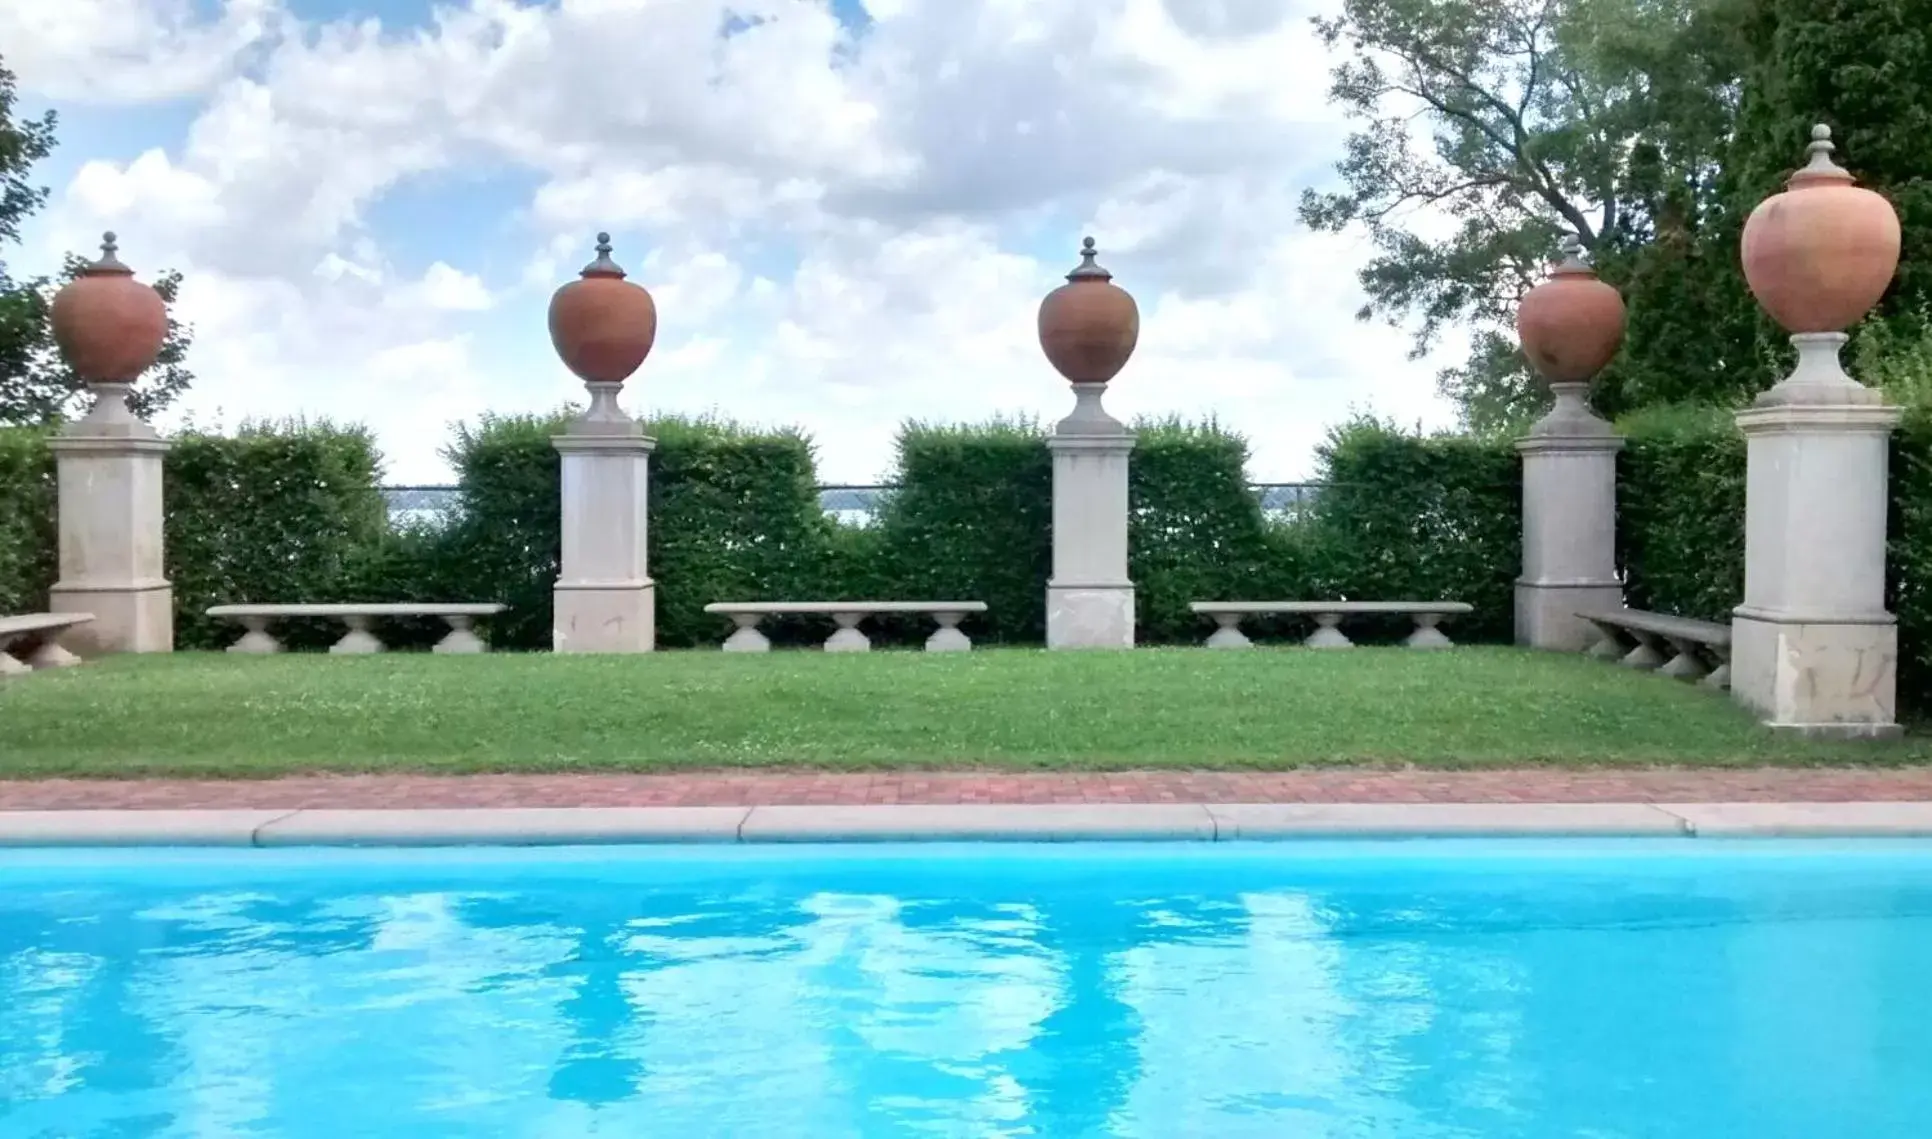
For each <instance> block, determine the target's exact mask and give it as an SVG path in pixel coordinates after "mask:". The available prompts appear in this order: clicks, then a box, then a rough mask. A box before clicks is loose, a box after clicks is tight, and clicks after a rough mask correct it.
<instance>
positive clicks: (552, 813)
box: [0, 802, 1932, 847]
mask: <svg viewBox="0 0 1932 1139" xmlns="http://www.w3.org/2000/svg"><path fill="white" fill-rule="evenodd" d="M1425 836H1461V837H1467V836H1543V837H1548V836H1588V837H1594V838H1607V837H1649V838H1660V837H1674V838H1707V837H1771V836H1782V837H1792V836H1821V837H1822V836H1834V837H1846V836H1888V837H1932V803H1925V802H1916V803H1898V802H1893V803H1690V804H1650V803H1327V804H1319V803H1236V804H1215V805H1207V804H1199V803H1192V804H1181V803H1167V804H1156V803H1101V804H1071V803H1033V804H997V805H994V804H977V805H944V804H916V803H914V804H896V805H895V804H872V805H863V806H824V807H812V806H790V807H786V806H774V807H496V808H488V807H485V808H477V807H467V808H434V807H429V808H407V807H404V808H388V809H383V808H371V809H349V810H343V809H329V808H316V809H310V810H293V811H263V810H247V809H229V810H195V809H186V810H146V811H125V810H86V811H0V847H4V846H153V845H166V846H183V845H186V846H244V847H245V846H264V847H267V846H363V845H366V846H460V845H469V844H491V845H521V846H538V845H563V844H573V843H576V844H586V843H648V842H719V843H733V842H868V841H870V842H880V841H1000V840H1007V841H1039V842H1074V841H1082V840H1103V839H1114V840H1121V839H1139V840H1179V841H1194V842H1229V841H1239V840H1243V839H1288V838H1337V837H1402V838H1417V837H1425Z"/></svg>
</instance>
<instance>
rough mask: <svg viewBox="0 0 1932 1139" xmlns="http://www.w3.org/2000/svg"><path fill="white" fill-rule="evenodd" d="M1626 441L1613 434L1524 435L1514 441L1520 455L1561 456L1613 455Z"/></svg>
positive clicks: (1622, 447)
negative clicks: (1558, 454) (1549, 454)
mask: <svg viewBox="0 0 1932 1139" xmlns="http://www.w3.org/2000/svg"><path fill="white" fill-rule="evenodd" d="M1625 443H1626V440H1625V439H1624V437H1623V436H1621V435H1618V434H1615V433H1614V432H1612V433H1610V434H1607V435H1525V436H1523V437H1522V438H1521V439H1518V440H1517V441H1516V451H1517V453H1518V454H1522V455H1542V454H1548V453H1551V452H1561V453H1563V454H1591V453H1594V452H1602V453H1605V454H1611V455H1614V454H1616V453H1617V452H1618V451H1621V450H1623V449H1624V445H1625Z"/></svg>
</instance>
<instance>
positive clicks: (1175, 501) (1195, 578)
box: [1128, 419, 1301, 644]
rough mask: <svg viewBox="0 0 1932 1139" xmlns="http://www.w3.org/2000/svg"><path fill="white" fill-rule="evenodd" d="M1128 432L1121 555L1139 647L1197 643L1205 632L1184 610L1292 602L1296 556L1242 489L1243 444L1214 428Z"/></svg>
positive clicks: (1164, 423) (1165, 423)
mask: <svg viewBox="0 0 1932 1139" xmlns="http://www.w3.org/2000/svg"><path fill="white" fill-rule="evenodd" d="M1135 429H1136V431H1137V432H1138V434H1139V439H1138V440H1137V441H1136V443H1135V446H1134V453H1133V462H1132V466H1131V467H1130V468H1129V470H1130V475H1129V486H1128V497H1129V502H1130V503H1131V507H1132V515H1131V520H1130V525H1129V532H1128V549H1129V551H1130V555H1129V565H1130V576H1131V577H1132V579H1133V581H1134V583H1135V603H1136V608H1137V611H1138V614H1137V615H1138V623H1139V626H1140V639H1142V640H1144V641H1152V642H1178V643H1183V644H1198V643H1200V641H1201V640H1202V639H1203V638H1204V637H1205V635H1206V634H1207V632H1209V631H1210V630H1211V628H1212V626H1211V625H1209V624H1207V623H1206V622H1204V621H1203V619H1202V618H1200V617H1197V616H1196V615H1194V614H1193V613H1192V612H1190V611H1189V609H1188V604H1189V603H1190V602H1195V601H1216V600H1229V599H1261V598H1272V597H1279V596H1282V595H1283V592H1284V591H1287V592H1288V593H1289V594H1290V595H1293V594H1294V593H1295V592H1296V590H1297V588H1298V586H1299V584H1300V580H1299V579H1300V577H1301V573H1300V570H1301V567H1300V566H1299V565H1298V564H1297V559H1296V558H1295V553H1296V550H1295V548H1294V547H1293V545H1292V544H1291V543H1289V542H1286V541H1271V539H1270V532H1269V526H1268V523H1267V520H1266V518H1265V517H1264V516H1263V515H1262V512H1261V502H1260V500H1259V499H1258V498H1257V497H1256V496H1255V493H1254V491H1253V490H1251V489H1250V488H1249V487H1248V484H1247V465H1248V444H1247V440H1245V439H1243V438H1242V437H1241V436H1239V435H1237V434H1234V433H1233V432H1230V431H1227V430H1225V429H1224V428H1222V427H1221V426H1220V425H1219V424H1218V423H1215V422H1213V421H1208V422H1206V423H1200V424H1187V423H1182V422H1180V421H1179V420H1172V419H1170V420H1156V421H1149V422H1143V423H1139V424H1136V425H1135Z"/></svg>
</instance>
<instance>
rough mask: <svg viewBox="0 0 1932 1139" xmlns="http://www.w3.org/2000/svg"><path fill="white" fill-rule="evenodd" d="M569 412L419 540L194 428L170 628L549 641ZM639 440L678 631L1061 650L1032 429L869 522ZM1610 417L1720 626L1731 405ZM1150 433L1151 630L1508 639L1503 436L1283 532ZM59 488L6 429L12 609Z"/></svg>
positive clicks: (798, 468) (732, 449)
mask: <svg viewBox="0 0 1932 1139" xmlns="http://www.w3.org/2000/svg"><path fill="white" fill-rule="evenodd" d="M563 423H564V416H563V415H561V414H560V415H555V416H522V417H503V418H486V419H484V420H483V421H482V422H481V423H480V424H478V425H476V426H475V427H473V428H463V429H460V430H459V432H458V435H457V437H456V439H455V441H454V443H453V444H452V446H451V448H450V451H449V456H450V459H451V462H452V464H453V465H454V467H455V468H456V470H457V471H458V474H459V477H460V480H461V497H460V506H459V507H458V508H457V510H456V511H455V513H454V515H453V516H452V517H451V518H450V519H448V520H447V522H446V523H445V524H443V525H440V526H430V527H420V526H419V527H406V528H402V529H396V528H392V527H390V526H389V525H388V523H387V520H386V512H385V508H384V503H383V500H382V496H381V494H380V492H379V491H378V490H377V489H376V482H377V479H378V475H379V466H380V464H379V457H378V455H377V452H376V450H375V447H374V444H373V442H372V441H371V439H370V437H369V435H368V433H367V432H366V431H364V430H362V429H360V428H343V427H336V426H332V425H329V424H326V423H324V424H299V423H294V424H279V425H266V426H251V427H248V428H245V429H243V430H242V431H241V432H239V433H238V434H237V435H236V436H234V437H219V436H212V435H203V434H188V435H185V436H182V437H180V438H179V439H177V440H176V444H175V447H174V450H173V451H171V452H170V454H169V456H168V459H167V464H168V466H167V470H168V477H167V492H166V493H167V509H168V519H167V542H168V573H169V576H170V577H171V578H172V579H173V581H174V585H175V597H176V606H177V626H176V628H177V633H176V639H177V643H178V644H179V645H181V646H182V647H183V648H214V647H218V646H220V645H223V644H226V643H228V642H229V641H231V640H232V639H233V637H234V635H235V631H234V629H233V628H232V627H224V626H217V625H215V624H214V623H211V622H209V621H208V620H207V619H206V618H204V617H202V616H201V615H200V614H201V612H202V610H204V609H205V608H206V607H207V606H209V605H213V604H219V603H224V602H239V601H260V600H276V601H332V600H336V601H352V600H429V599H451V598H456V599H461V600H483V601H490V600H494V601H502V602H505V603H507V604H508V605H510V606H511V610H510V612H509V613H507V614H506V615H505V616H504V617H503V618H501V619H500V620H499V621H497V622H495V623H494V625H493V627H492V629H491V630H490V633H491V637H492V639H493V641H494V642H495V643H496V644H497V645H499V646H501V647H504V648H525V649H535V648H546V647H548V646H549V643H550V619H551V617H550V615H551V588H552V586H553V585H554V583H555V581H556V577H557V568H558V567H557V561H558V544H559V529H560V520H559V508H558V495H559V486H558V481H559V463H558V458H557V453H556V450H555V448H554V447H553V446H552V445H551V442H550V439H551V436H552V435H554V434H556V433H557V432H558V431H559V430H561V429H562V427H563ZM651 429H652V431H653V433H654V434H655V435H656V437H657V439H658V447H657V451H656V454H655V455H654V457H653V461H652V482H651V570H652V576H653V577H654V578H655V579H656V580H657V581H658V637H659V642H660V643H661V644H663V645H665V646H667V647H678V646H693V645H712V644H716V643H717V642H718V641H719V640H720V639H721V637H722V636H723V634H724V633H725V632H726V628H727V627H726V625H725V623H724V622H722V621H719V620H717V619H715V618H712V617H709V616H707V615H705V614H704V612H703V606H704V605H705V604H706V603H707V602H709V601H714V600H721V599H746V600H758V599H777V598H786V599H790V598H812V599H841V598H843V599H857V598H867V597H873V598H888V599H889V598H921V599H931V598H942V597H958V598H976V599H979V600H984V601H985V602H987V604H988V606H989V610H990V611H989V612H988V613H987V614H986V615H985V616H984V617H982V618H975V619H974V620H973V621H972V622H971V623H969V625H968V628H969V629H970V631H971V632H972V633H973V635H974V636H975V638H976V639H979V640H983V641H989V642H1006V643H1038V642H1039V641H1040V640H1042V639H1043V638H1044V634H1045V630H1044V621H1045V591H1046V582H1047V578H1048V576H1049V574H1050V571H1051V562H1052V556H1051V535H1050V526H1051V517H1052V463H1051V458H1050V454H1049V452H1048V450H1047V448H1046V436H1045V432H1044V431H1043V429H1042V428H1041V427H1040V426H1039V425H1037V424H1034V423H1030V422H1006V421H995V422H992V423H988V424H983V425H977V426H963V427H962V426H950V427H934V426H928V425H922V424H908V425H907V426H906V427H905V428H904V429H903V430H902V431H901V434H900V437H899V440H898V458H899V466H898V471H897V473H896V480H895V488H894V489H893V490H892V491H891V492H890V493H889V494H888V495H887V496H886V498H885V501H884V503H883V505H882V510H881V513H880V514H879V516H878V518H877V521H876V523H875V524H874V525H870V526H863V527H847V526H840V525H838V524H836V523H834V522H833V521H832V520H831V519H829V518H828V517H826V516H825V514H824V513H823V512H822V511H821V510H820V509H819V506H818V498H817V492H816V487H815V485H814V483H815V479H814V472H813V463H812V450H811V445H810V444H809V442H808V441H807V440H806V439H805V438H804V437H803V436H801V435H799V434H798V433H796V432H792V431H757V430H752V429H748V428H744V427H740V426H737V425H734V424H730V423H723V422H717V421H711V420H699V421H688V420H682V419H667V420H663V421H660V422H658V423H655V424H653V425H652V428H651ZM1623 429H1624V431H1625V433H1626V435H1627V437H1628V440H1629V442H1628V445H1627V447H1626V448H1625V450H1624V452H1623V455H1622V457H1621V459H1620V461H1619V468H1618V495H1619V519H1618V554H1617V556H1618V563H1619V566H1620V567H1621V570H1622V572H1623V573H1624V575H1625V578H1626V592H1627V596H1628V598H1629V602H1630V604H1632V605H1633V606H1637V607H1641V608H1646V609H1656V610H1660V611H1663V612H1669V613H1679V614H1683V615H1686V616H1694V617H1702V618H1705V619H1711V620H1720V621H1721V620H1726V619H1727V618H1728V615H1729V612H1730V610H1731V608H1732V607H1733V606H1734V605H1736V603H1737V601H1738V599H1739V598H1740V597H1741V596H1742V592H1743V548H1744V458H1745V449H1744V440H1743V436H1742V435H1741V433H1739V432H1738V430H1737V428H1736V426H1735V425H1734V423H1733V422H1732V418H1731V415H1730V413H1729V412H1726V411H1722V410H1670V409H1660V410H1652V411H1649V412H1646V413H1642V414H1640V415H1638V416H1634V417H1632V418H1630V419H1628V420H1627V421H1626V422H1625V423H1624V424H1623ZM1138 430H1139V434H1140V438H1139V443H1138V445H1137V447H1136V449H1135V452H1134V460H1133V466H1132V474H1131V482H1130V504H1131V509H1132V517H1131V522H1130V526H1131V543H1132V547H1131V548H1132V563H1131V566H1130V572H1131V575H1132V577H1133V579H1134V581H1135V583H1136V585H1137V587H1138V600H1139V612H1140V624H1141V629H1140V635H1141V638H1142V639H1143V640H1145V641H1148V642H1155V643H1159V642H1169V643H1176V642H1177V643H1190V644H1191V643H1198V642H1199V641H1200V640H1201V639H1202V638H1203V637H1204V635H1205V634H1206V633H1207V631H1208V628H1207V626H1206V623H1205V622H1203V621H1201V620H1199V619H1197V618H1196V617H1195V616H1194V615H1193V614H1191V613H1189V612H1188V610H1187V605H1188V603H1189V602H1190V601H1195V600H1201V599H1207V598H1264V597H1332V596H1342V597H1365V598H1405V599H1407V598H1416V599H1434V598H1456V599H1460V600H1465V601H1468V602H1470V603H1471V604H1472V605H1474V606H1475V607H1476V612H1475V613H1474V614H1473V615H1472V616H1471V617H1470V618H1468V619H1465V620H1462V621H1458V622H1456V623H1455V625H1454V626H1453V635H1454V636H1455V637H1456V639H1457V640H1460V641H1507V640H1509V639H1510V637H1511V634H1512V630H1511V621H1512V612H1513V604H1512V585H1513V581H1514V579H1515V577H1516V574H1517V572H1518V569H1519V563H1520V548H1519V534H1520V529H1521V481H1520V480H1521V466H1520V463H1519V461H1518V458H1517V456H1516V454H1515V452H1514V450H1513V448H1512V446H1511V445H1510V442H1509V441H1508V440H1500V439H1495V440H1492V439H1470V438H1463V437H1449V436H1435V437H1425V436H1421V435H1416V434H1408V433H1404V432H1402V431H1399V430H1397V429H1396V428H1394V427H1393V426H1391V425H1389V424H1386V423H1379V422H1376V421H1373V420H1359V421H1356V422H1353V423H1349V424H1346V425H1344V426H1342V427H1340V428H1338V429H1336V430H1335V431H1334V432H1332V433H1331V435H1330V437H1329V439H1328V440H1327V442H1326V443H1325V444H1324V445H1323V447H1322V448H1321V451H1320V477H1321V479H1322V481H1323V482H1324V483H1325V484H1326V485H1325V486H1324V487H1323V489H1322V490H1321V492H1320V493H1319V494H1318V495H1317V496H1316V498H1315V500H1314V503H1313V505H1312V507H1311V508H1310V509H1309V510H1308V511H1306V512H1305V514H1304V515H1303V516H1301V517H1299V518H1296V519H1294V520H1291V521H1287V522H1275V521H1271V520H1269V519H1267V518H1265V517H1264V516H1263V514H1262V512H1261V509H1260V505H1259V503H1258V501H1257V500H1256V498H1255V496H1254V494H1253V492H1252V491H1250V490H1249V489H1248V487H1247V486H1246V485H1245V476H1244V468H1245V466H1246V461H1247V445H1246V443H1245V441H1243V440H1242V439H1241V438H1240V437H1239V436H1237V435H1234V434H1232V433H1230V432H1227V431H1225V430H1223V429H1222V428H1220V427H1219V426H1217V425H1215V424H1213V423H1207V424H1197V425H1190V424H1183V423H1179V422H1176V421H1161V422H1153V423H1143V424H1140V425H1139V427H1138ZM1893 448H1894V449H1893V454H1892V484H1891V485H1892V494H1893V503H1892V512H1891V533H1890V564H1891V571H1892V572H1891V579H1890V583H1889V591H1888V599H1887V603H1888V604H1889V605H1890V606H1891V607H1892V609H1893V611H1894V612H1896V613H1897V614H1898V616H1899V623H1900V641H1901V660H1900V668H1899V692H1900V699H1901V704H1902V706H1903V707H1904V708H1905V710H1906V711H1907V712H1908V713H1911V714H1916V715H1919V716H1925V715H1928V714H1932V408H1926V407H1918V408H1914V409H1912V410H1911V411H1909V412H1908V413H1907V415H1906V418H1905V421H1904V423H1903V425H1902V426H1901V428H1900V430H1899V432H1898V433H1897V434H1896V436H1895V437H1894V443H1893ZM54 489H55V483H54V464H53V459H52V456H51V454H50V452H49V450H48V448H47V435H46V433H45V432H44V431H41V430H38V429H6V430H0V612H19V611H23V610H37V609H41V608H43V607H44V606H45V604H46V593H47V587H48V586H49V585H51V584H52V582H53V579H54V576H55V571H56V567H55V557H54V552H55V511H54ZM1283 624H1284V625H1285V624H1290V623H1287V622H1284V623H1283ZM822 625H823V623H822V622H805V621H801V622H796V623H789V624H788V623H782V622H781V623H778V624H777V625H776V626H775V628H774V629H773V632H774V634H775V635H776V637H777V639H780V640H790V641H803V640H813V641H815V640H818V639H820V638H822V637H823V635H824V630H823V627H822ZM1365 625H1366V629H1365V631H1366V632H1368V634H1369V635H1370V636H1371V637H1375V636H1378V635H1380V636H1384V637H1395V636H1399V635H1401V634H1402V633H1404V632H1405V631H1406V622H1404V621H1400V620H1392V621H1390V622H1387V623H1385V625H1384V626H1382V627H1380V628H1378V627H1377V626H1376V625H1375V624H1374V623H1365ZM1355 627H1356V626H1353V625H1352V626H1351V628H1352V629H1353V628H1355ZM876 631H877V632H878V633H879V634H880V635H882V637H883V638H884V639H886V640H888V641H891V640H897V641H901V642H904V643H916V642H917V640H919V639H922V638H923V637H924V636H925V635H926V633H927V632H928V625H927V623H926V622H924V621H923V620H913V619H907V620H905V621H899V622H894V621H882V622H878V623H877V625H876ZM1259 631H1261V632H1269V631H1270V630H1268V629H1266V628H1265V627H1263V628H1262V629H1261V630H1259ZM1274 631H1276V632H1280V631H1285V630H1274ZM1297 631H1299V630H1297ZM441 632H442V629H441V625H440V623H439V622H427V623H424V624H422V625H421V626H419V627H417V628H415V629H414V630H411V629H409V628H407V627H405V628H401V629H398V630H396V631H395V635H394V639H395V641H396V642H397V643H398V644H399V645H409V644H417V645H421V644H427V643H428V642H429V641H430V640H432V639H433V638H435V637H437V636H440V635H441ZM338 633H339V630H336V629H332V628H329V627H328V626H326V625H322V624H319V623H318V624H316V625H313V626H309V627H305V628H304V627H297V628H294V629H291V631H290V639H291V640H292V642H293V643H295V644H296V645H320V644H323V643H326V642H327V641H328V640H330V639H332V638H333V637H335V636H336V635H338Z"/></svg>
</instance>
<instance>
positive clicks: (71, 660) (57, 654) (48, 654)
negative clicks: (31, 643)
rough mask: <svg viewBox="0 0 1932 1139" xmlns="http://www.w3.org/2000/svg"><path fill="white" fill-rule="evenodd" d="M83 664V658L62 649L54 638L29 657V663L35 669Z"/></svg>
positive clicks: (42, 644) (47, 640) (42, 643)
mask: <svg viewBox="0 0 1932 1139" xmlns="http://www.w3.org/2000/svg"><path fill="white" fill-rule="evenodd" d="M80 662H81V658H79V657H77V656H75V655H74V654H73V653H70V652H68V651H67V650H66V649H65V648H63V647H61V643H60V642H59V641H57V640H55V639H54V638H53V637H48V638H47V639H46V640H44V641H41V642H40V646H39V647H38V648H36V649H34V651H33V652H32V653H30V654H28V656H27V663H28V664H29V665H31V666H32V667H34V668H68V667H71V666H73V665H77V664H79V663H80Z"/></svg>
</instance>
